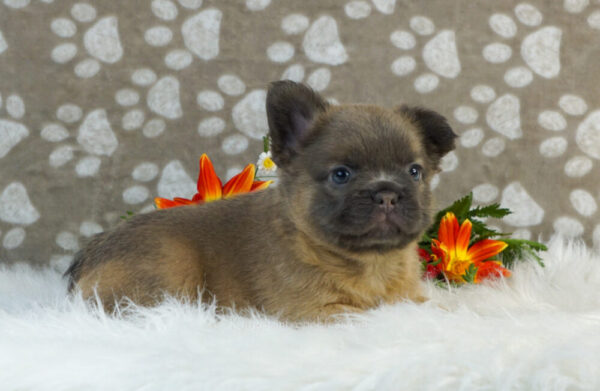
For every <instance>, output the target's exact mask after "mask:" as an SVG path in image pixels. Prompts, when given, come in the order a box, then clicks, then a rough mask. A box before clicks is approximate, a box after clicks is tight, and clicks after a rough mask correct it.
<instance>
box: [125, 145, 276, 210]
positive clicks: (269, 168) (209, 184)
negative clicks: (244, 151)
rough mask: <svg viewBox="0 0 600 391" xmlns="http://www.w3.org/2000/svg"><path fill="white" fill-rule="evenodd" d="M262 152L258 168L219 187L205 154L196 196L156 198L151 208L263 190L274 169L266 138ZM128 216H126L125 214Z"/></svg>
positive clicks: (187, 203) (212, 199) (210, 163)
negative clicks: (190, 197) (170, 198)
mask: <svg viewBox="0 0 600 391" xmlns="http://www.w3.org/2000/svg"><path fill="white" fill-rule="evenodd" d="M264 140H265V141H264V145H265V147H264V152H263V153H261V154H260V156H259V157H258V163H257V165H258V168H257V167H255V166H254V164H252V163H250V164H248V165H247V166H246V167H245V168H244V169H243V170H242V172H240V173H239V174H237V175H235V176H233V177H232V178H231V179H230V180H228V181H227V183H225V185H223V184H222V182H221V179H219V177H218V176H217V174H216V173H215V169H214V167H213V164H212V162H211V161H210V159H209V158H208V156H207V155H206V154H203V155H202V156H201V157H200V172H199V174H198V182H197V184H196V188H197V190H198V192H197V193H196V194H194V196H193V197H192V199H187V198H180V197H176V198H174V199H172V200H169V199H166V198H160V197H157V198H155V199H154V204H155V205H156V208H157V209H166V208H173V207H176V206H184V205H193V204H202V203H204V202H211V201H216V200H220V199H223V198H229V197H233V196H235V195H237V194H241V193H249V192H252V191H258V190H262V189H266V188H267V187H269V185H270V184H271V183H273V182H274V179H275V178H276V176H275V172H276V171H277V165H275V162H273V160H272V159H271V152H270V151H269V141H268V138H267V137H265V138H264ZM256 178H265V179H266V178H274V179H271V180H255V179H256ZM128 213H129V212H128Z"/></svg>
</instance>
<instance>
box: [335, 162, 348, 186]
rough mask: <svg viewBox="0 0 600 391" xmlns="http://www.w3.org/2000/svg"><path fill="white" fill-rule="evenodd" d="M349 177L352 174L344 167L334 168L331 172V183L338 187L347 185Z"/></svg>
mask: <svg viewBox="0 0 600 391" xmlns="http://www.w3.org/2000/svg"><path fill="white" fill-rule="evenodd" d="M351 176H352V173H351V172H350V170H349V169H348V168H347V167H344V166H341V167H336V168H334V169H333V170H332V171H331V180H332V181H333V183H335V184H338V185H343V184H345V183H348V181H349V180H350V177H351Z"/></svg>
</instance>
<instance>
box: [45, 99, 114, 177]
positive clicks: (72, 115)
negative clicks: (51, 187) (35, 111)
mask: <svg viewBox="0 0 600 391" xmlns="http://www.w3.org/2000/svg"><path fill="white" fill-rule="evenodd" d="M82 118H83V120H82ZM56 119H57V121H56V122H49V123H45V124H44V125H43V127H42V129H41V131H40V135H41V137H42V139H44V140H45V141H48V142H51V143H58V144H59V145H58V146H57V147H56V148H55V149H54V150H53V151H52V153H51V154H50V156H49V157H48V162H49V164H50V166H51V167H53V168H59V167H63V166H65V165H66V164H67V163H68V162H70V161H71V160H73V159H74V158H75V155H76V154H80V153H82V154H83V155H84V156H82V157H81V158H80V159H79V160H78V162H77V164H76V165H75V167H74V168H75V174H76V175H77V176H78V177H80V178H85V177H93V176H95V175H96V174H97V173H98V171H99V169H100V165H101V163H102V160H101V157H102V156H105V157H110V156H111V155H112V154H113V153H114V151H115V150H116V149H117V147H118V146H119V141H118V139H117V136H116V134H115V133H114V131H113V130H112V127H111V125H110V122H109V121H108V116H107V112H106V110H105V109H95V110H92V111H90V112H88V113H87V114H86V115H85V117H84V116H83V110H82V109H81V108H80V107H79V106H77V105H75V104H72V103H65V104H63V105H61V106H60V107H59V108H58V109H57V110H56ZM77 124H79V126H78V129H77V135H76V136H75V135H72V134H71V132H70V131H69V128H72V127H74V126H77ZM68 141H71V143H68ZM75 141H76V142H77V144H78V145H76V144H75V143H74V142H75Z"/></svg>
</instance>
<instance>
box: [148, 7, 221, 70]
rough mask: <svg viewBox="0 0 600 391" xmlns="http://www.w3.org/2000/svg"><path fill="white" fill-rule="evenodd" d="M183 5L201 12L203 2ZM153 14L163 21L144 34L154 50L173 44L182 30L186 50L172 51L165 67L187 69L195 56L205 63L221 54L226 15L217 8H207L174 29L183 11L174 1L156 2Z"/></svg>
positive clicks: (167, 57)
mask: <svg viewBox="0 0 600 391" xmlns="http://www.w3.org/2000/svg"><path fill="white" fill-rule="evenodd" d="M179 4H180V6H182V7H183V8H185V9H188V10H197V9H199V8H200V7H201V6H202V1H190V0H180V1H179ZM150 7H151V9H152V12H153V14H154V15H155V16H156V17H157V18H159V19H160V20H161V22H160V23H161V24H157V25H155V26H153V27H151V28H149V29H148V30H146V31H145V33H144V39H145V41H146V43H148V44H149V45H151V46H154V47H164V46H166V45H168V44H170V43H171V41H172V40H173V37H174V35H175V33H174V32H173V31H174V30H175V31H177V30H179V31H181V35H182V38H183V43H184V45H185V49H183V48H176V49H172V50H170V51H169V52H167V54H166V55H165V57H164V62H165V65H166V66H167V67H168V68H170V69H172V70H175V71H179V70H182V69H185V68H187V67H188V66H190V65H191V64H192V62H193V59H194V56H196V57H198V58H200V59H201V60H204V61H208V60H212V59H214V58H215V57H217V56H218V54H219V39H220V29H221V19H222V18H223V13H222V12H221V11H220V10H218V9H216V8H207V9H205V10H202V11H200V12H197V13H196V14H194V15H192V16H190V17H189V18H187V19H186V20H185V21H184V22H183V24H182V25H181V26H172V24H173V23H174V21H175V19H176V18H177V16H178V15H179V13H180V11H179V8H178V7H177V5H176V4H175V3H174V2H173V1H170V0H152V2H151V3H150Z"/></svg>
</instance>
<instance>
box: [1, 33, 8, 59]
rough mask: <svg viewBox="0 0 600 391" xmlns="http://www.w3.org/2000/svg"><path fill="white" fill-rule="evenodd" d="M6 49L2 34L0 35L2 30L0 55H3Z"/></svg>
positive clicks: (6, 44) (6, 45)
mask: <svg viewBox="0 0 600 391" xmlns="http://www.w3.org/2000/svg"><path fill="white" fill-rule="evenodd" d="M7 49H8V43H7V42H6V39H4V34H2V30H0V54H2V53H4V52H5V51H6V50H7Z"/></svg>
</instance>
